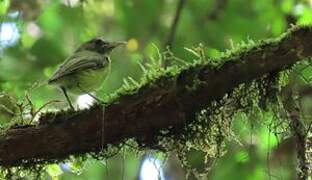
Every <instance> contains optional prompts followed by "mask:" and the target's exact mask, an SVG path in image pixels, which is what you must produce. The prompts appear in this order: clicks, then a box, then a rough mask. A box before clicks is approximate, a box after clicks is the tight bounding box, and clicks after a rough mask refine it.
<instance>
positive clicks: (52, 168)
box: [46, 164, 63, 177]
mask: <svg viewBox="0 0 312 180" xmlns="http://www.w3.org/2000/svg"><path fill="white" fill-rule="evenodd" d="M46 171H47V173H48V174H49V175H50V176H51V177H57V176H59V175H61V174H63V171H62V169H61V168H60V166H59V165H57V164H51V165H48V166H47V167H46Z"/></svg>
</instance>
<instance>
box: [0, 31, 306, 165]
mask: <svg viewBox="0 0 312 180" xmlns="http://www.w3.org/2000/svg"><path fill="white" fill-rule="evenodd" d="M311 57H312V28H311V27H307V26H305V27H300V28H294V29H293V30H291V31H290V32H289V33H288V34H287V35H286V36H283V38H281V39H280V40H276V41H270V42H266V43H262V44H260V45H258V46H255V47H253V48H250V49H247V50H244V51H242V52H240V53H236V54H233V55H232V56H230V57H226V58H224V59H223V60H226V62H225V63H224V64H223V65H222V66H221V67H220V68H212V67H211V66H210V65H207V64H197V65H194V66H190V67H188V68H186V69H183V70H181V72H180V73H179V74H178V75H176V76H173V75H169V74H165V75H163V76H161V77H160V78H158V79H156V80H155V81H153V82H150V83H148V84H146V85H144V86H143V87H141V88H140V89H138V91H136V93H132V94H124V95H120V96H119V97H118V98H116V99H115V100H114V102H113V103H111V104H110V105H108V106H107V107H106V108H105V116H104V117H105V120H104V128H102V126H103V111H102V110H103V109H102V107H101V106H95V107H92V108H91V109H88V110H84V111H78V112H71V111H69V112H59V113H56V114H53V113H46V114H43V115H42V116H41V119H40V121H41V122H50V123H45V124H41V125H37V126H27V127H18V128H12V129H10V130H8V131H7V132H6V134H5V135H2V136H0V165H2V166H4V167H11V166H17V165H21V164H23V163H40V162H45V161H49V160H54V159H62V158H66V157H68V156H69V155H71V154H82V153H87V152H98V151H100V150H101V148H102V147H103V145H104V146H105V145H107V144H118V143H120V142H122V141H124V140H125V139H128V138H134V139H136V140H137V141H138V142H139V143H141V144H144V145H145V146H147V147H152V146H153V143H154V142H155V141H156V140H157V136H158V135H159V131H160V130H161V129H168V130H169V132H170V134H171V135H176V136H177V137H178V136H179V135H180V134H181V132H182V128H183V127H184V126H185V125H186V124H188V123H190V122H192V120H194V118H195V113H196V112H198V111H200V110H201V109H202V108H204V107H207V105H209V104H210V102H211V101H213V100H219V99H220V98H222V97H223V96H224V95H225V94H226V93H229V92H231V91H232V90H233V89H234V88H235V87H237V86H238V85H239V84H241V83H245V82H250V81H252V80H254V79H257V78H260V77H262V76H263V75H265V74H267V73H271V72H278V71H282V70H284V69H286V68H289V67H291V66H292V65H293V64H294V63H296V62H298V61H300V60H303V59H304V58H311ZM190 87H192V88H190Z"/></svg>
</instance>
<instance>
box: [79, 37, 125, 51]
mask: <svg viewBox="0 0 312 180" xmlns="http://www.w3.org/2000/svg"><path fill="white" fill-rule="evenodd" d="M125 44H126V42H109V41H106V40H103V39H102V38H94V39H91V40H89V41H87V42H85V43H83V44H82V45H81V46H80V47H79V48H78V49H77V50H76V52H77V51H82V50H88V51H96V52H98V53H100V54H108V53H110V52H111V51H112V50H113V49H114V48H116V47H118V46H120V45H125Z"/></svg>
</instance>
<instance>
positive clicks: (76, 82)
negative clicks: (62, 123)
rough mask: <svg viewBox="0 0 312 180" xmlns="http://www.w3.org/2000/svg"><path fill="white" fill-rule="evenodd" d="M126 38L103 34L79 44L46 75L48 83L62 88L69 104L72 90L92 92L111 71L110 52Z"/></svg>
mask: <svg viewBox="0 0 312 180" xmlns="http://www.w3.org/2000/svg"><path fill="white" fill-rule="evenodd" d="M124 44H126V42H109V41H107V40H104V39H103V38H99V37H98V38H93V39H91V40H89V41H87V42H85V43H83V44H82V45H80V46H79V47H78V48H77V49H76V50H75V51H74V53H73V54H72V55H71V56H69V57H68V58H66V59H65V60H64V62H63V63H62V64H60V65H59V66H58V68H57V69H56V71H55V72H54V73H53V74H52V76H51V77H50V78H49V79H48V84H50V85H55V86H57V87H59V88H60V89H61V91H62V92H63V94H64V96H65V98H66V100H67V102H68V104H69V106H70V108H71V109H73V110H74V106H73V105H72V103H71V100H70V98H69V96H68V92H69V93H71V94H77V95H79V94H89V95H90V96H92V97H93V98H95V99H96V100H99V99H97V98H96V97H95V96H93V95H92V94H91V92H94V91H96V90H98V89H99V88H101V86H102V84H103V82H104V80H105V79H106V78H107V76H108V74H109V72H110V66H111V59H110V53H111V52H112V50H113V49H115V48H116V47H118V46H120V45H124Z"/></svg>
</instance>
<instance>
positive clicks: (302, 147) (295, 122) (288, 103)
mask: <svg viewBox="0 0 312 180" xmlns="http://www.w3.org/2000/svg"><path fill="white" fill-rule="evenodd" d="M282 98H283V100H282V102H283V106H284V108H285V110H286V111H287V113H288V114H289V126H290V129H291V132H292V134H293V137H294V139H295V144H296V152H297V159H298V168H297V179H300V180H304V179H308V177H309V168H308V161H307V158H306V150H307V149H306V140H307V135H306V132H305V128H304V125H303V123H302V122H301V119H300V109H299V107H298V106H297V105H296V102H295V100H294V98H293V92H292V89H291V86H290V85H288V86H286V87H285V88H283V90H282Z"/></svg>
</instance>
